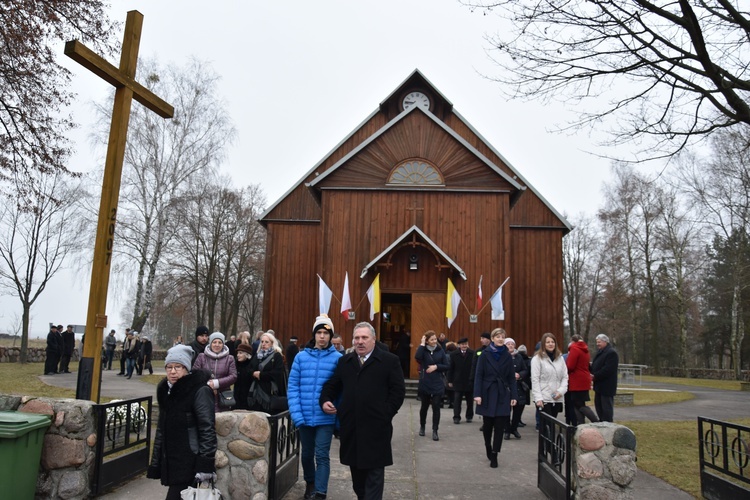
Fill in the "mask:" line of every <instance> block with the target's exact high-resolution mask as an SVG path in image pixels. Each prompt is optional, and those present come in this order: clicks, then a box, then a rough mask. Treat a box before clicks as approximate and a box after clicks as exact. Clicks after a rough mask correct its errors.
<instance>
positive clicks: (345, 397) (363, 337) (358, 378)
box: [319, 322, 406, 500]
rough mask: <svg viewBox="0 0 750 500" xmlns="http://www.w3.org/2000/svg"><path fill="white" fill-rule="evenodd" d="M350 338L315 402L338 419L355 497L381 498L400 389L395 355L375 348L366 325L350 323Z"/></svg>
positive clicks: (402, 390) (400, 376)
mask: <svg viewBox="0 0 750 500" xmlns="http://www.w3.org/2000/svg"><path fill="white" fill-rule="evenodd" d="M353 343H354V351H353V352H351V353H349V354H346V355H345V356H342V357H341V359H339V362H338V365H337V367H336V371H335V372H334V373H333V376H332V377H331V378H330V380H328V382H326V383H325V384H324V385H323V389H322V391H321V394H320V399H319V403H320V406H321V408H322V409H323V411H324V412H326V413H328V414H330V415H335V414H338V417H339V420H340V421H341V447H340V458H341V463H342V464H344V465H348V466H349V469H350V471H351V474H352V487H353V489H354V492H355V493H356V494H357V498H365V499H368V500H374V499H380V498H383V487H384V485H385V467H386V466H388V465H393V452H392V449H391V437H392V436H393V423H392V421H393V417H394V416H395V415H396V413H398V410H399V408H401V405H402V404H403V402H404V395H405V393H406V389H405V386H404V375H403V373H402V371H401V364H400V362H399V359H398V357H397V356H396V355H394V354H391V353H390V352H387V351H385V350H383V349H375V345H376V341H375V329H374V328H373V327H372V325H371V324H369V323H367V322H362V323H359V324H357V325H356V326H355V327H354V332H353ZM339 397H340V398H341V400H340V403H339V405H338V407H336V406H335V405H334V404H333V401H337V400H338V398H339Z"/></svg>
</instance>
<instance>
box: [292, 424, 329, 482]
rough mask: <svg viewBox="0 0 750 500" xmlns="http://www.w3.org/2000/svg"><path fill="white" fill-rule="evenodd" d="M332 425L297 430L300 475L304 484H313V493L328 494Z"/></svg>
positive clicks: (304, 426)
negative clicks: (300, 460) (300, 455)
mask: <svg viewBox="0 0 750 500" xmlns="http://www.w3.org/2000/svg"><path fill="white" fill-rule="evenodd" d="M332 437H333V424H331V425H319V426H317V427H309V426H306V425H303V426H302V427H300V428H299V439H300V443H301V444H302V475H303V477H304V478H305V482H308V483H313V482H314V483H315V492H316V493H323V494H328V477H329V476H330V474H331V459H330V452H331V439H332Z"/></svg>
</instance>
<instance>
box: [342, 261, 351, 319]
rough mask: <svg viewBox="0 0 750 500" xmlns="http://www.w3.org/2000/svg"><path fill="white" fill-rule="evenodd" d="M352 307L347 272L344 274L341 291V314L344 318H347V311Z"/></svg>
mask: <svg viewBox="0 0 750 500" xmlns="http://www.w3.org/2000/svg"><path fill="white" fill-rule="evenodd" d="M351 308H352V299H351V297H349V272H347V273H346V275H345V276H344V291H343V292H342V293H341V314H342V315H343V316H344V319H349V311H350V310H351Z"/></svg>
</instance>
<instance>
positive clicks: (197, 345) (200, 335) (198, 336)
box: [190, 325, 208, 363]
mask: <svg viewBox="0 0 750 500" xmlns="http://www.w3.org/2000/svg"><path fill="white" fill-rule="evenodd" d="M206 345H208V327H207V326H204V325H201V326H199V327H198V328H196V329H195V340H193V341H192V342H190V347H191V348H192V349H193V363H195V358H197V357H198V354H200V353H202V352H204V351H205V350H206Z"/></svg>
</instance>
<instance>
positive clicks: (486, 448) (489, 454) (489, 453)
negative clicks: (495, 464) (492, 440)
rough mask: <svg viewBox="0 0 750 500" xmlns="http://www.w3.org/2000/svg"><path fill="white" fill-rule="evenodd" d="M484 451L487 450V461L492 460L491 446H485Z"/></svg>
mask: <svg viewBox="0 0 750 500" xmlns="http://www.w3.org/2000/svg"><path fill="white" fill-rule="evenodd" d="M484 449H485V450H487V460H492V446H490V445H488V444H486V445H484Z"/></svg>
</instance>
